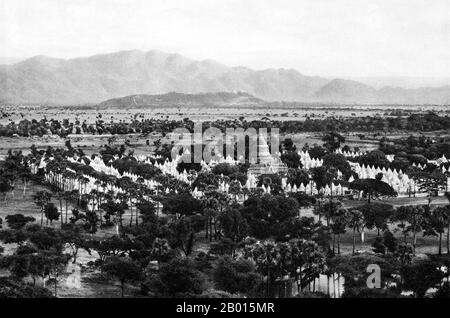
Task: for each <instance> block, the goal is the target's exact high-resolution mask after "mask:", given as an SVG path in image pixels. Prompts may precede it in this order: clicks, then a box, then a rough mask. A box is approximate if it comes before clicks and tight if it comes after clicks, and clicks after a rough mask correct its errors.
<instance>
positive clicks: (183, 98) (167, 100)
mask: <svg viewBox="0 0 450 318" xmlns="http://www.w3.org/2000/svg"><path fill="white" fill-rule="evenodd" d="M263 103H264V101H263V100H261V99H259V98H256V97H254V96H252V95H250V94H247V93H242V92H239V93H228V92H220V93H205V94H183V93H173V92H172V93H167V94H162V95H130V96H125V97H121V98H113V99H110V100H107V101H105V102H102V103H100V104H99V105H98V106H100V107H112V108H113V107H127V108H132V107H138V108H139V107H154V106H239V105H259V104H263Z"/></svg>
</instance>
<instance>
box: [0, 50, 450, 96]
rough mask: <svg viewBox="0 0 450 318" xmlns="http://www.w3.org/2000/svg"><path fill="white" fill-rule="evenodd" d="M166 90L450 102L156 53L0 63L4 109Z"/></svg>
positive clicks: (427, 90)
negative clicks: (13, 106) (12, 106)
mask: <svg viewBox="0 0 450 318" xmlns="http://www.w3.org/2000/svg"><path fill="white" fill-rule="evenodd" d="M169 92H177V93H184V94H188V95H189V94H205V93H217V92H245V93H248V96H247V97H245V98H247V99H248V102H251V98H253V97H252V96H255V97H256V99H262V100H265V101H298V102H314V103H316V102H322V103H346V104H348V103H360V104H366V103H370V104H450V86H441V87H424V88H414V89H405V88H399V87H383V88H379V89H375V88H374V87H372V86H369V85H366V84H363V83H361V82H358V81H354V80H345V79H328V78H324V77H319V76H307V75H303V74H301V73H300V72H298V71H296V70H294V69H266V70H253V69H249V68H246V67H229V66H226V65H223V64H221V63H219V62H216V61H213V60H202V61H196V60H192V59H189V58H186V57H184V56H182V55H179V54H169V53H165V52H161V51H157V50H152V51H149V52H143V51H137V50H134V51H121V52H116V53H111V54H102V55H95V56H91V57H84V58H75V59H57V58H52V57H47V56H35V57H32V58H29V59H26V60H23V61H20V62H18V63H14V64H2V65H0V103H2V104H6V103H8V104H19V103H20V104H64V105H68V104H71V105H74V104H98V103H101V102H103V101H105V100H109V99H116V100H115V103H117V102H118V100H120V99H117V98H121V97H123V96H129V95H144V96H145V95H161V94H166V93H169ZM172 97H173V96H172ZM206 97H207V95H205V96H203V98H206ZM210 97H211V96H210ZM241 97H242V96H241ZM147 98H148V97H147ZM153 100H154V99H153ZM254 102H256V100H255V101H254Z"/></svg>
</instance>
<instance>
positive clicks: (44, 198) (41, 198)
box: [33, 191, 52, 226]
mask: <svg viewBox="0 0 450 318" xmlns="http://www.w3.org/2000/svg"><path fill="white" fill-rule="evenodd" d="M51 199H52V194H51V193H50V192H47V191H39V192H37V193H36V194H35V195H34V196H33V201H34V202H35V204H36V205H37V206H38V207H40V209H41V226H42V225H44V209H45V207H46V206H47V204H48V203H49V202H50V200H51Z"/></svg>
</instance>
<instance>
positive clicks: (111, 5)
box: [0, 0, 450, 77]
mask: <svg viewBox="0 0 450 318" xmlns="http://www.w3.org/2000/svg"><path fill="white" fill-rule="evenodd" d="M130 49H141V50H151V49H159V50H163V51H167V52H176V53H180V54H182V55H186V56H188V57H191V58H195V59H206V58H211V59H214V60H217V61H220V62H222V63H225V64H227V65H230V66H235V65H243V66H248V67H251V68H255V69H263V68H269V67H277V68H278V67H284V68H295V69H297V70H299V71H300V72H302V73H304V74H308V75H322V76H436V77H439V76H447V77H448V76H449V74H450V1H449V0H378V1H375V0H329V1H328V0H314V1H312V0H308V1H300V0H239V1H238V0H184V1H182V0H38V1H36V0H0V56H3V57H30V56H33V55H40V54H44V55H50V56H54V57H62V58H70V57H78V56H88V55H93V54H98V53H108V52H114V51H118V50H130Z"/></svg>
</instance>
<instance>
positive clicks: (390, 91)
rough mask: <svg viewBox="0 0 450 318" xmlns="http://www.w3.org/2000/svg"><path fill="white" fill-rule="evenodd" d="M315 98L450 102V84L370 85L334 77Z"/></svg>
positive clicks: (388, 101)
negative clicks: (414, 85)
mask: <svg viewBox="0 0 450 318" xmlns="http://www.w3.org/2000/svg"><path fill="white" fill-rule="evenodd" d="M315 97H316V98H317V100H320V101H322V102H334V103H370V104H450V86H442V87H424V88H415V89H404V88H400V87H387V86H386V87H383V88H381V89H378V90H377V89H375V88H373V87H371V86H368V85H365V84H362V83H360V82H356V81H351V80H342V79H335V80H332V81H330V82H329V83H328V84H326V85H324V86H323V87H322V88H321V89H320V90H318V91H317V92H316V94H315Z"/></svg>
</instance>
